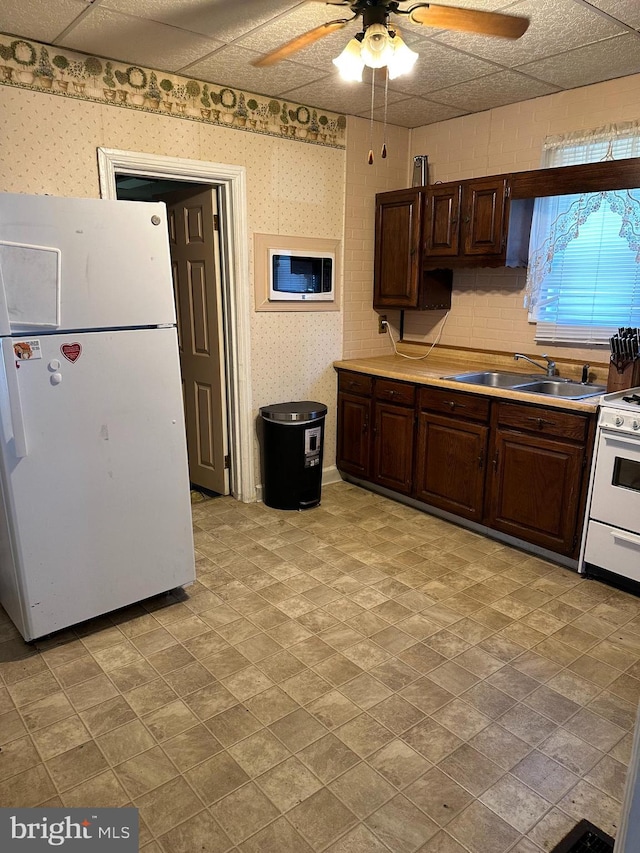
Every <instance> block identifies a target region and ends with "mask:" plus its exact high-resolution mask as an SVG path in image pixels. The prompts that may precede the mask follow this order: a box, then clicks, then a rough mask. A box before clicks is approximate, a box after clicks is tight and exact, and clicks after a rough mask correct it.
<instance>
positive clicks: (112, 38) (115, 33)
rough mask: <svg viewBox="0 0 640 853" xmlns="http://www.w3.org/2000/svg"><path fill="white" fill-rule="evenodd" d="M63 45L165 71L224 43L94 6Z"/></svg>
mask: <svg viewBox="0 0 640 853" xmlns="http://www.w3.org/2000/svg"><path fill="white" fill-rule="evenodd" d="M60 44H61V45H63V46H64V47H68V48H71V49H72V50H80V51H83V52H84V53H91V54H96V55H98V56H104V57H111V58H113V59H118V60H120V61H121V62H131V63H135V64H137V65H145V66H148V67H150V68H158V69H162V70H164V71H177V70H178V69H180V68H182V67H183V66H185V65H188V64H189V63H191V62H195V61H196V60H197V59H200V57H202V56H205V55H206V54H208V53H211V51H213V50H216V49H217V48H220V47H222V43H221V42H218V41H214V40H213V39H209V38H205V37H204V36H201V35H197V34H195V33H187V32H185V31H184V30H179V29H176V28H175V27H169V26H167V25H166V24H159V23H157V22H156V21H143V20H142V19H141V18H134V17H131V16H130V15H122V14H120V13H119V12H111V11H110V10H109V9H103V8H101V7H100V6H98V7H92V9H91V11H90V12H89V14H88V15H86V16H85V17H84V18H83V19H82V21H80V22H79V23H78V25H77V26H76V27H74V28H73V29H72V30H70V31H69V33H68V34H67V35H66V36H65V37H64V39H62V41H61V42H60Z"/></svg>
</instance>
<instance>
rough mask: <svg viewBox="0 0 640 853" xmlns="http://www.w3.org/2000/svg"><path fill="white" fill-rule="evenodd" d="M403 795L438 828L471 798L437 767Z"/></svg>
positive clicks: (460, 809) (470, 800)
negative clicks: (437, 825)
mask: <svg viewBox="0 0 640 853" xmlns="http://www.w3.org/2000/svg"><path fill="white" fill-rule="evenodd" d="M404 795H405V797H407V798H408V799H410V800H411V802H412V803H414V804H415V805H416V806H418V808H420V809H422V811H423V812H424V813H425V814H426V815H428V816H429V817H430V818H431V820H434V821H435V822H436V823H437V824H439V825H440V826H446V824H448V823H449V821H450V820H452V819H453V818H454V817H455V816H456V815H457V814H458V813H459V812H461V811H462V809H464V808H466V806H468V805H469V803H471V802H472V801H473V796H472V795H471V794H470V793H469V792H468V791H465V789H464V788H462V787H461V786H460V785H458V784H457V783H456V782H454V781H453V779H451V778H449V776H446V775H445V774H444V773H443V772H442V771H441V770H439V769H438V768H437V767H433V768H432V769H431V770H429V771H428V772H427V773H425V774H424V775H423V776H421V777H420V778H419V779H418V780H417V781H415V782H414V783H413V784H412V785H409V787H408V788H405V790H404Z"/></svg>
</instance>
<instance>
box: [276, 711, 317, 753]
mask: <svg viewBox="0 0 640 853" xmlns="http://www.w3.org/2000/svg"><path fill="white" fill-rule="evenodd" d="M269 729H270V731H271V732H273V734H274V735H275V736H276V737H277V738H279V740H281V741H282V743H283V744H284V745H285V746H286V747H287V748H288V749H289V750H291V752H297V751H298V750H300V749H303V748H304V747H305V746H308V745H309V744H310V743H312V742H313V741H314V740H318V739H319V738H321V737H323V735H325V734H326V731H327V730H326V728H325V727H324V726H323V725H322V724H321V723H320V722H318V720H316V719H315V717H313V716H312V715H311V714H309V713H308V711H305V710H304V709H302V708H299V709H298V710H297V711H293V712H292V713H291V714H287V716H286V717H282V718H281V719H279V720H276V721H275V722H274V723H271V725H270V726H269Z"/></svg>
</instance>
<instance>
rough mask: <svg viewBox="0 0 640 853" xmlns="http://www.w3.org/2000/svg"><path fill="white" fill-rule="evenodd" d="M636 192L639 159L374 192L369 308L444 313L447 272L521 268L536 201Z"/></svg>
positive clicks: (447, 298)
mask: <svg viewBox="0 0 640 853" xmlns="http://www.w3.org/2000/svg"><path fill="white" fill-rule="evenodd" d="M637 187H640V157H636V158H630V159H628V160H613V161H604V162H600V163H585V164H584V165H578V166H562V167H560V168H557V169H537V170H532V171H526V172H513V173H512V174H505V175H493V176H490V177H486V178H472V179H470V180H465V181H451V182H448V183H445V184H433V185H429V186H424V187H413V188H411V189H406V190H396V191H394V192H388V193H379V194H378V195H377V196H376V244H375V276H374V278H375V282H374V301H373V305H374V308H377V309H384V308H422V309H425V308H448V307H450V304H451V295H450V286H451V284H450V282H451V278H450V277H448V276H447V273H449V274H450V273H451V270H453V269H460V268H463V267H499V266H519V267H523V266H526V264H527V248H528V242H529V231H530V227H531V215H532V212H533V201H534V199H535V198H540V197H543V196H549V195H567V194H571V193H582V192H599V191H602V190H613V189H635V188H637Z"/></svg>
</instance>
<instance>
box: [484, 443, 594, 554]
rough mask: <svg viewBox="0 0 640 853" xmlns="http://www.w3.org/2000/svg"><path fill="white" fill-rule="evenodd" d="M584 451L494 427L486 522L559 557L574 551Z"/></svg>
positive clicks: (579, 447)
mask: <svg viewBox="0 0 640 853" xmlns="http://www.w3.org/2000/svg"><path fill="white" fill-rule="evenodd" d="M583 458H584V447H581V446H580V445H578V444H570V443H569V442H565V441H560V440H558V439H550V438H543V437H541V436H535V437H532V436H531V435H528V434H524V433H523V434H518V433H516V432H511V431H509V430H507V429H503V428H498V430H497V431H496V433H495V436H494V443H493V459H492V462H491V467H492V471H491V476H490V479H489V484H488V490H487V500H486V506H487V523H488V525H489V527H493V528H494V529H495V530H501V531H502V532H503V533H509V534H510V535H511V536H516V537H517V538H518V539H524V540H526V541H527V542H533V543H534V544H536V545H540V546H542V547H543V548H548V549H549V550H550V551H555V552H557V553H559V554H571V553H572V552H573V551H574V550H575V548H576V546H577V518H578V507H579V504H580V500H579V498H580V488H581V484H582V468H583Z"/></svg>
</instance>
